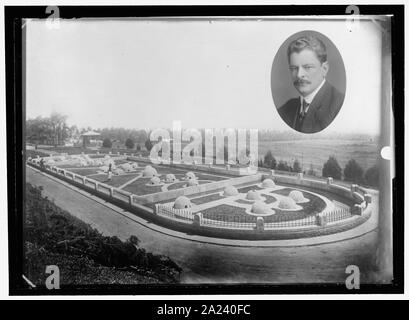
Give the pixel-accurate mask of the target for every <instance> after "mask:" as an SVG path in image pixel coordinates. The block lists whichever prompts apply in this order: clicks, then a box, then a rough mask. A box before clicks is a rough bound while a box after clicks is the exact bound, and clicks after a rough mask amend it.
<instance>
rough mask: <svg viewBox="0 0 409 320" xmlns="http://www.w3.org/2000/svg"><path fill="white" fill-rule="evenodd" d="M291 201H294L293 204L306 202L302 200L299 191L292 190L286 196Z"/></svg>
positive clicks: (304, 199)
mask: <svg viewBox="0 0 409 320" xmlns="http://www.w3.org/2000/svg"><path fill="white" fill-rule="evenodd" d="M288 196H289V197H290V198H291V199H293V200H294V201H295V203H302V202H306V201H307V199H306V198H304V195H303V193H302V192H301V191H299V190H293V191H291V192H290V194H289V195H288Z"/></svg>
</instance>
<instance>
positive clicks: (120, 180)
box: [90, 173, 138, 188]
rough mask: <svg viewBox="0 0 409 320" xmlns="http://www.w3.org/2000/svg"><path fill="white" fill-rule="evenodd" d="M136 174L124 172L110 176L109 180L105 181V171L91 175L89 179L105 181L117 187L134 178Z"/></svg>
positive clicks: (106, 176)
mask: <svg viewBox="0 0 409 320" xmlns="http://www.w3.org/2000/svg"><path fill="white" fill-rule="evenodd" d="M137 175H138V174H126V175H123V176H115V175H113V176H112V180H111V181H107V178H108V175H107V174H106V173H104V174H98V175H95V176H91V177H90V179H94V180H97V181H100V182H103V183H106V184H108V185H110V186H112V187H115V188H117V187H119V186H122V185H123V184H124V183H126V182H128V181H129V180H131V179H133V178H135V177H136V176H137Z"/></svg>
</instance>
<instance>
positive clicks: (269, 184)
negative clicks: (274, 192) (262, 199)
mask: <svg viewBox="0 0 409 320" xmlns="http://www.w3.org/2000/svg"><path fill="white" fill-rule="evenodd" d="M275 185H276V184H275V183H274V181H273V180H272V179H270V178H267V179H264V180H263V182H262V183H261V186H262V187H263V188H272V187H275Z"/></svg>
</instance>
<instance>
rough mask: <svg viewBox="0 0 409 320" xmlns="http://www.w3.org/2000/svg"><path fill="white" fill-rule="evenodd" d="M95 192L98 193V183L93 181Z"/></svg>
mask: <svg viewBox="0 0 409 320" xmlns="http://www.w3.org/2000/svg"><path fill="white" fill-rule="evenodd" d="M95 191H98V182H97V181H95Z"/></svg>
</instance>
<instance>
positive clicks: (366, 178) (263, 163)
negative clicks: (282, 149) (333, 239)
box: [258, 150, 379, 187]
mask: <svg viewBox="0 0 409 320" xmlns="http://www.w3.org/2000/svg"><path fill="white" fill-rule="evenodd" d="M258 166H259V167H262V168H268V169H273V170H279V171H288V172H297V173H301V172H303V173H305V174H307V175H312V176H315V175H316V172H315V171H314V169H313V167H312V165H311V167H310V169H309V170H306V171H303V169H302V167H301V164H300V162H299V160H298V159H295V160H294V162H293V164H292V165H291V164H289V163H288V162H287V161H284V160H279V161H277V159H276V158H275V157H274V156H273V154H272V152H271V151H270V150H269V151H267V153H266V154H265V156H264V159H259V160H258ZM322 176H323V177H332V178H334V179H337V180H344V181H348V182H353V183H358V184H365V185H369V186H372V187H379V166H378V165H374V166H372V167H370V168H369V169H367V170H366V171H365V170H364V169H363V168H362V167H361V166H360V165H359V163H358V162H357V161H356V160H355V159H350V160H349V161H348V162H347V164H346V165H345V167H344V168H343V169H342V168H341V166H340V165H339V163H338V161H337V159H336V158H335V157H334V156H330V157H329V158H328V160H327V161H326V162H325V163H324V166H323V168H322Z"/></svg>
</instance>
